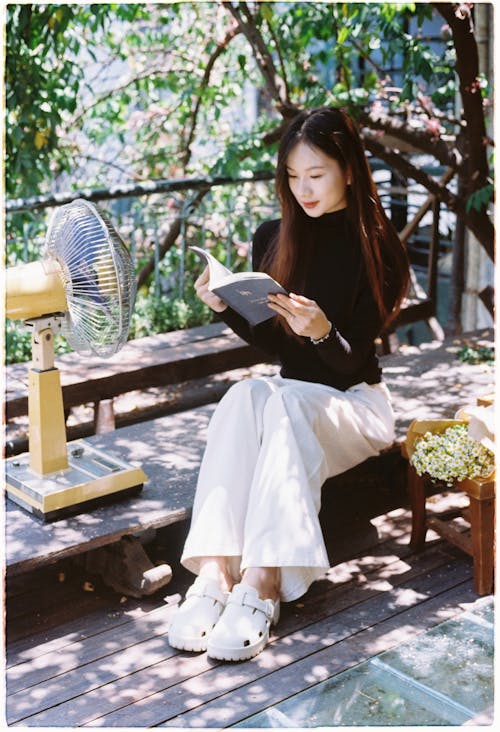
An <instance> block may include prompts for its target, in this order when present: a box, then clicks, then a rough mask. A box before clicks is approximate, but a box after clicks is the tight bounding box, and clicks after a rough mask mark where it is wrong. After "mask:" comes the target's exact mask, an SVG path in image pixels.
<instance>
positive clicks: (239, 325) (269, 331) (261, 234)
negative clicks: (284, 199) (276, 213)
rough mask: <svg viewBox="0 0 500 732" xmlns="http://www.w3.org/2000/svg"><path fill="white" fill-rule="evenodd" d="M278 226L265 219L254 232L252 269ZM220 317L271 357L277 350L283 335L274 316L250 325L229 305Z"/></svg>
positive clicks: (257, 266)
mask: <svg viewBox="0 0 500 732" xmlns="http://www.w3.org/2000/svg"><path fill="white" fill-rule="evenodd" d="M278 227H279V221H266V222H264V223H263V224H261V225H260V226H259V228H258V229H257V231H256V232H255V234H254V237H253V241H252V269H253V270H254V271H259V269H260V265H261V263H262V260H263V258H264V255H265V253H266V251H267V248H268V247H269V246H270V244H271V241H272V238H273V236H274V235H275V233H276V232H277V230H278ZM220 317H221V319H222V320H223V321H224V322H225V323H226V325H228V326H229V327H230V328H231V329H232V330H233V331H234V332H235V333H236V334H237V335H239V336H240V338H243V340H245V341H246V342H247V343H250V344H251V345H254V346H258V347H259V348H262V350H264V351H266V352H267V353H269V354H270V355H271V356H273V357H274V356H276V355H277V353H278V352H279V342H280V341H281V339H282V337H283V336H282V330H281V328H276V327H275V326H274V324H273V321H274V318H270V319H269V320H265V321H264V322H263V323H259V325H256V326H253V327H252V326H250V325H249V323H248V321H247V320H246V319H245V318H243V317H242V316H241V315H240V314H239V313H237V312H235V311H234V310H233V309H232V308H230V307H228V308H226V309H225V310H224V311H223V312H222V313H220Z"/></svg>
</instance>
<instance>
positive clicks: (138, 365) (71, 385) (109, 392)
mask: <svg viewBox="0 0 500 732" xmlns="http://www.w3.org/2000/svg"><path fill="white" fill-rule="evenodd" d="M266 358H267V357H266V355H265V354H264V353H263V352H262V351H260V350H259V349H258V348H255V347H253V346H250V345H248V343H245V341H243V340H242V339H241V338H239V337H238V336H237V335H235V334H234V333H233V331H231V329H230V328H228V327H227V326H226V325H225V324H224V323H212V324H210V325H204V326H199V327H196V328H189V329H186V330H178V331H172V332H170V333H163V334H158V335H153V336H147V337H145V338H139V339H136V340H132V341H129V342H128V343H126V344H125V345H124V347H123V348H122V349H121V350H120V351H119V352H118V353H116V354H115V355H114V356H112V357H111V358H109V359H103V358H97V357H93V356H89V357H87V356H79V355H75V354H74V353H68V354H65V355H63V356H60V357H58V358H57V359H56V366H57V367H58V368H59V370H60V376H61V384H62V390H63V401H64V409H65V412H66V415H68V414H69V412H70V410H71V408H72V407H78V406H80V405H82V404H92V405H93V412H94V414H93V419H92V420H91V422H90V423H87V424H85V425H78V426H77V427H76V428H73V429H72V428H71V427H68V429H67V432H68V439H70V440H71V439H76V438H78V437H86V436H88V435H90V434H93V433H94V432H97V433H99V432H105V431H109V429H113V428H114V426H115V415H114V410H113V399H114V398H116V397H117V396H120V395H123V394H126V393H127V392H131V391H136V390H145V389H151V388H154V387H164V386H168V385H174V384H176V385H177V384H179V383H181V382H190V384H189V389H188V390H184V391H185V392H186V393H184V394H183V397H182V400H180V399H177V401H176V403H175V404H174V405H173V408H174V409H176V410H177V411H178V410H179V409H183V408H184V409H186V408H188V407H194V406H199V405H201V404H204V403H207V402H213V401H217V400H218V399H219V398H220V397H221V395H222V393H223V392H224V390H225V389H227V388H228V386H229V384H218V385H216V384H215V383H212V384H211V385H209V384H207V382H206V381H205V382H204V383H203V385H202V386H200V388H199V389H198V390H196V389H195V388H193V384H194V380H197V379H203V378H205V377H207V376H210V375H214V374H220V373H222V372H226V371H231V370H234V369H237V368H243V367H248V366H252V365H254V364H257V363H261V362H263V361H266ZM29 368H30V363H29V362H28V363H17V364H12V365H9V366H7V367H6V368H5V384H6V393H5V415H6V419H7V420H13V419H15V418H16V417H22V416H24V415H27V414H28V396H27V393H28V371H29ZM179 402H181V403H179ZM167 411H169V410H167V409H164V410H163V412H164V413H166V412H167ZM147 416H148V415H147V414H140V413H138V412H137V411H136V412H134V414H129V415H128V419H125V420H122V423H123V422H124V421H125V422H126V423H132V422H135V421H141V419H144V418H147ZM25 450H27V439H18V440H14V441H12V442H10V441H8V442H7V445H6V454H7V455H12V454H16V453H19V452H23V451H25Z"/></svg>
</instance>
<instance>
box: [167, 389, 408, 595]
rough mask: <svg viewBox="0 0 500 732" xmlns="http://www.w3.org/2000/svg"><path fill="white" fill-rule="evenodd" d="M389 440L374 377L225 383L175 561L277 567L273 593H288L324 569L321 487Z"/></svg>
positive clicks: (384, 394)
mask: <svg viewBox="0 0 500 732" xmlns="http://www.w3.org/2000/svg"><path fill="white" fill-rule="evenodd" d="M393 439H394V416H393V412H392V407H391V402H390V396H389V392H388V390H387V387H386V386H385V385H384V384H375V385H372V386H369V385H368V384H365V383H361V384H357V385H356V386H353V387H351V388H350V389H348V390H347V391H345V392H343V391H339V390H338V389H334V388H333V387H329V386H325V385H323V384H313V383H310V382H305V381H298V380H295V379H283V378H281V377H280V376H272V377H258V378H252V379H246V380H243V381H241V382H239V383H238V384H235V385H234V386H232V387H231V388H230V389H229V391H228V392H226V394H225V395H224V397H223V398H222V399H221V401H220V402H219V404H218V405H217V408H216V410H215V412H214V414H213V416H212V419H211V422H210V425H209V428H208V437H207V445H206V449H205V454H204V457H203V461H202V464H201V468H200V473H199V477H198V485H197V489H196V496H195V501H194V506H193V515H192V520H191V527H190V530H189V534H188V537H187V539H186V543H185V546H184V551H183V555H182V559H181V561H182V563H183V565H184V566H185V567H186V568H187V569H189V570H191V571H192V572H194V573H195V574H197V573H198V572H199V566H200V558H202V557H218V556H225V557H228V558H230V559H229V562H230V567H231V569H232V571H233V574H234V577H235V579H239V575H240V572H242V571H243V570H244V569H246V568H247V567H280V569H281V599H282V600H284V601H291V600H295V599H296V598H298V597H300V596H301V595H303V594H304V592H306V590H307V588H308V587H309V585H310V584H311V583H312V582H313V581H314V580H315V579H317V578H318V577H320V576H321V575H323V574H324V573H325V572H326V571H327V570H328V569H329V562H328V557H327V553H326V549H325V545H324V541H323V536H322V533H321V527H320V524H319V520H318V513H319V509H320V503H321V487H322V485H323V483H324V481H325V480H326V479H327V478H328V477H332V476H334V475H338V474H339V473H342V472H344V471H345V470H348V469H349V468H352V467H353V466H354V465H357V464H358V463H360V462H362V461H364V460H365V459H366V458H368V457H371V456H373V455H376V454H378V452H379V451H380V450H381V449H382V448H383V447H385V446H387V445H388V444H390V443H391V442H392V441H393Z"/></svg>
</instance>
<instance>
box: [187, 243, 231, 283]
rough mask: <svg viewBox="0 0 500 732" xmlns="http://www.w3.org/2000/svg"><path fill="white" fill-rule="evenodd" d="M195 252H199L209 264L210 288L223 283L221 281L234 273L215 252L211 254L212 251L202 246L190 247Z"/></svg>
mask: <svg viewBox="0 0 500 732" xmlns="http://www.w3.org/2000/svg"><path fill="white" fill-rule="evenodd" d="M189 249H191V250H192V251H193V252H195V254H198V256H199V257H201V258H202V259H204V260H205V262H206V263H207V264H208V272H209V282H208V287H209V289H210V290H212V289H213V288H214V287H217V286H218V285H220V284H221V282H222V281H223V280H224V279H225V278H226V277H228V276H230V275H231V274H232V272H231V270H230V269H228V268H227V267H225V266H224V265H223V264H221V262H219V260H218V259H216V258H215V257H214V256H213V254H210V252H207V250H206V249H202V248H201V247H195V246H192V247H189Z"/></svg>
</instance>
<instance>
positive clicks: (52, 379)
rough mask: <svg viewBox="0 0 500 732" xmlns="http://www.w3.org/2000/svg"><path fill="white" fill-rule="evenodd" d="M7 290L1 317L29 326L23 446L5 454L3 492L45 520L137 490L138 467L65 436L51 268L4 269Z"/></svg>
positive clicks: (61, 305) (57, 305) (60, 293)
mask: <svg viewBox="0 0 500 732" xmlns="http://www.w3.org/2000/svg"><path fill="white" fill-rule="evenodd" d="M6 291H7V298H6V314H7V317H11V318H20V319H23V320H25V323H26V325H27V326H28V327H30V328H31V329H32V338H31V343H32V359H33V362H32V367H31V369H30V370H29V383H28V416H29V452H28V453H27V454H23V455H20V456H15V457H12V458H9V459H8V460H6V461H5V462H6V492H7V495H8V497H9V498H10V499H11V500H13V501H14V502H15V503H17V504H18V505H20V506H22V507H23V508H24V509H26V510H27V511H29V512H30V513H33V514H35V515H36V516H38V517H40V518H42V519H43V520H45V521H50V520H54V519H56V518H60V517H62V516H64V515H67V514H68V513H78V512H81V511H82V510H85V509H86V508H90V507H95V506H96V505H99V504H100V503H102V502H104V501H106V500H109V499H110V498H111V497H113V498H117V497H123V496H125V495H130V494H133V493H136V492H138V491H140V490H141V489H142V486H143V483H144V482H145V481H146V480H147V478H146V475H145V473H144V472H143V471H142V470H141V469H140V468H137V467H133V466H130V465H128V464H127V463H125V462H123V461H121V460H119V459H117V458H115V457H113V456H110V455H109V453H108V452H103V451H101V450H97V449H96V448H94V447H93V446H91V445H89V444H88V443H87V442H85V441H84V440H76V441H74V442H70V443H66V420H65V417H64V405H63V396H62V388H61V381H60V375H59V370H58V369H57V368H56V367H55V366H54V334H55V333H57V332H59V331H60V330H61V328H62V319H63V312H62V311H64V310H65V309H66V297H65V291H64V287H63V285H62V283H61V279H60V277H59V276H58V271H57V267H56V266H55V265H54V264H53V263H47V262H34V263H30V264H28V265H20V266H18V267H13V268H10V269H8V270H7V278H6ZM38 313H53V314H52V315H47V316H38ZM34 315H35V316H36V317H34Z"/></svg>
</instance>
